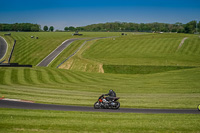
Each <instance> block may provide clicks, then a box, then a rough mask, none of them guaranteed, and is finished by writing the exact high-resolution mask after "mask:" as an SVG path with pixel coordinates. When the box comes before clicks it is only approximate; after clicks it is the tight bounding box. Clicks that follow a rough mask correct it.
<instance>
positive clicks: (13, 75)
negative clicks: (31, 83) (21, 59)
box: [11, 69, 19, 84]
mask: <svg viewBox="0 0 200 133" xmlns="http://www.w3.org/2000/svg"><path fill="white" fill-rule="evenodd" d="M11 83H12V84H19V80H18V69H12V70H11Z"/></svg>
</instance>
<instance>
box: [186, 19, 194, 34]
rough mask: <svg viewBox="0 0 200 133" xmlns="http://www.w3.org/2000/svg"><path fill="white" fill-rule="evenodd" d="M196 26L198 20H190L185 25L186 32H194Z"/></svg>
mask: <svg viewBox="0 0 200 133" xmlns="http://www.w3.org/2000/svg"><path fill="white" fill-rule="evenodd" d="M195 28H196V21H190V22H189V23H187V24H186V25H185V33H194V32H195Z"/></svg>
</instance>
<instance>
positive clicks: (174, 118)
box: [0, 108, 200, 133]
mask: <svg viewBox="0 0 200 133" xmlns="http://www.w3.org/2000/svg"><path fill="white" fill-rule="evenodd" d="M0 112H1V115H0V119H1V121H0V132H6V133H9V132H24V133H29V132H30V133H31V132H39V133H40V132H41V133H44V132H48V133H54V132H67V133H68V132H73V133H76V132H91V133H94V132H101V133H102V132H106V133H111V132H118V133H121V132H126V133H127V132H136V133H137V132H145V133H146V132H187V133H188V132H199V130H200V124H199V119H200V115H192V114H190V115H189V114H134V113H99V112H98V113H97V112H65V111H42V110H22V109H4V108H1V109H0Z"/></svg>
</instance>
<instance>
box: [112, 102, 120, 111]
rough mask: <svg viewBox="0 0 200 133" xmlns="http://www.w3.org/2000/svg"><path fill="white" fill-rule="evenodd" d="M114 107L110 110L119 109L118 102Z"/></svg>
mask: <svg viewBox="0 0 200 133" xmlns="http://www.w3.org/2000/svg"><path fill="white" fill-rule="evenodd" d="M115 104H116V105H115V106H113V107H112V109H119V107H120V103H119V102H115Z"/></svg>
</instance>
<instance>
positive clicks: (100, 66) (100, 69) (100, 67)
mask: <svg viewBox="0 0 200 133" xmlns="http://www.w3.org/2000/svg"><path fill="white" fill-rule="evenodd" d="M99 73H104V69H103V64H100V65H99Z"/></svg>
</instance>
